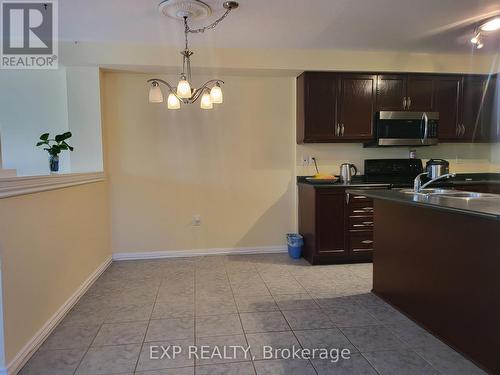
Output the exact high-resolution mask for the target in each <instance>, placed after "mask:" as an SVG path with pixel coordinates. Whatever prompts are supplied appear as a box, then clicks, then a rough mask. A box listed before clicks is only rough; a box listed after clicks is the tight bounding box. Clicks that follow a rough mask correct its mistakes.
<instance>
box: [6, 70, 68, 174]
mask: <svg viewBox="0 0 500 375" xmlns="http://www.w3.org/2000/svg"><path fill="white" fill-rule="evenodd" d="M66 96H67V94H66V71H65V70H64V69H59V70H43V71H42V70H37V71H31V70H23V71H20V70H19V71H15V70H9V71H6V70H1V71H0V132H1V134H2V159H3V168H6V169H10V168H12V169H17V170H18V174H20V175H37V174H46V173H48V172H49V163H48V154H47V152H46V151H44V150H43V149H42V148H37V147H35V144H36V142H37V141H38V138H39V137H40V135H41V134H43V133H45V132H50V133H51V136H53V135H54V134H58V133H63V132H65V131H67V130H68V108H67V100H66ZM60 168H61V171H62V172H69V171H70V159H69V156H68V155H65V154H63V155H61V158H60Z"/></svg>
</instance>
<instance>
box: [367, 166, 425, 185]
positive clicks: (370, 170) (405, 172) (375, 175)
mask: <svg viewBox="0 0 500 375" xmlns="http://www.w3.org/2000/svg"><path fill="white" fill-rule="evenodd" d="M423 171H424V168H423V165H422V160H421V159H367V160H365V182H366V183H377V184H378V183H385V184H392V186H393V187H395V188H399V187H411V186H413V180H414V179H415V177H416V176H417V175H418V174H420V173H422V172H423Z"/></svg>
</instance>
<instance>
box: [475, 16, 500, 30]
mask: <svg viewBox="0 0 500 375" xmlns="http://www.w3.org/2000/svg"><path fill="white" fill-rule="evenodd" d="M479 28H480V29H481V30H482V31H495V30H498V29H500V17H496V18H493V19H491V20H489V21H488V22H485V23H483V24H482V25H481V26H480V27H479Z"/></svg>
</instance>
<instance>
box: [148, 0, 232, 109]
mask: <svg viewBox="0 0 500 375" xmlns="http://www.w3.org/2000/svg"><path fill="white" fill-rule="evenodd" d="M238 6H239V4H238V3H237V2H236V1H226V2H224V4H223V7H224V9H225V10H226V11H225V12H224V14H223V15H222V16H221V17H220V18H219V19H217V20H216V21H214V22H213V23H211V24H210V25H208V26H205V27H202V28H199V29H191V28H190V27H189V25H188V19H189V18H200V17H206V16H209V15H210V14H211V9H210V7H209V6H208V5H207V4H205V3H203V2H201V1H199V0H187V1H186V0H165V1H163V2H162V3H160V11H161V12H162V13H163V14H165V15H168V16H170V17H173V18H181V19H182V20H183V21H184V42H185V45H184V50H182V51H181V55H182V73H181V74H180V79H179V82H178V83H177V86H176V87H175V88H174V86H172V85H171V84H170V83H168V82H167V81H164V80H162V79H159V78H153V79H149V80H148V81H147V82H148V83H149V84H150V85H151V86H150V88H149V102H150V103H163V101H164V97H163V91H162V90H161V87H160V84H162V85H164V86H165V88H166V89H167V90H168V97H167V107H168V109H179V108H180V107H181V103H183V104H193V103H195V102H196V101H197V100H198V99H200V98H201V100H200V108H202V109H212V108H213V105H214V104H220V103H222V102H223V95H222V89H221V85H222V84H224V81H222V80H221V79H211V80H209V81H207V82H205V83H204V84H203V85H201V86H200V87H199V88H193V85H192V78H191V56H192V55H193V53H194V52H193V51H191V50H190V49H189V43H188V42H189V41H188V35H189V34H190V33H194V34H197V33H203V32H205V31H206V30H208V29H213V28H215V27H216V26H217V25H218V24H219V22H221V21H222V20H223V19H224V18H226V17H227V15H228V14H229V13H230V12H231V10H233V9H236V8H238Z"/></svg>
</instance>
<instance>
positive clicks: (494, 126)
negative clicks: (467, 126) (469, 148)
mask: <svg viewBox="0 0 500 375" xmlns="http://www.w3.org/2000/svg"><path fill="white" fill-rule="evenodd" d="M478 139H479V140H480V141H498V140H500V87H499V86H498V76H497V75H495V76H489V77H486V78H485V83H484V100H483V105H482V108H481V123H480V131H479V136H478Z"/></svg>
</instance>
